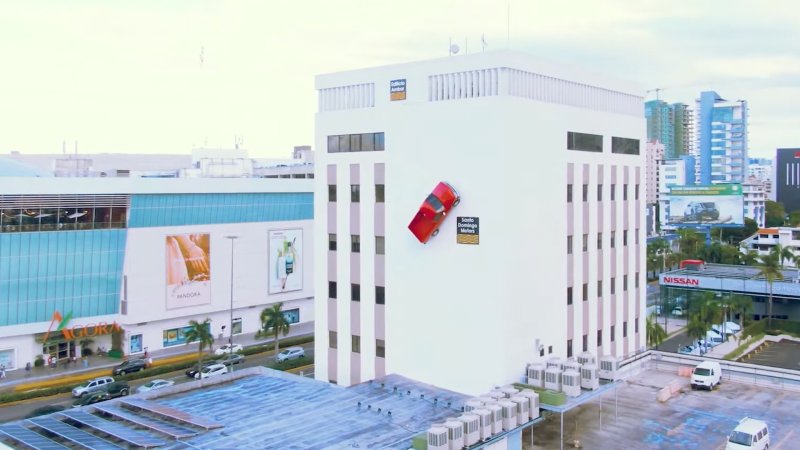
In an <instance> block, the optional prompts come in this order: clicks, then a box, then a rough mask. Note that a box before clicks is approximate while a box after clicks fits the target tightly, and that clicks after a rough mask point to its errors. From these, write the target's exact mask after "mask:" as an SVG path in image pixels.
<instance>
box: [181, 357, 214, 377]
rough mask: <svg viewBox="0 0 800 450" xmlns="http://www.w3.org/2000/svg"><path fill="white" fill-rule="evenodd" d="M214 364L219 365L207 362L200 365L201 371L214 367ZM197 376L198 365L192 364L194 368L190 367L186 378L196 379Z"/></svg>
mask: <svg viewBox="0 0 800 450" xmlns="http://www.w3.org/2000/svg"><path fill="white" fill-rule="evenodd" d="M213 364H217V362H216V361H206V362H204V363H203V364H202V365H200V370H203V369H204V368H206V367H208V366H210V365H213ZM195 375H197V364H192V367H189V368H188V369H187V370H186V376H187V377H189V378H194V377H195Z"/></svg>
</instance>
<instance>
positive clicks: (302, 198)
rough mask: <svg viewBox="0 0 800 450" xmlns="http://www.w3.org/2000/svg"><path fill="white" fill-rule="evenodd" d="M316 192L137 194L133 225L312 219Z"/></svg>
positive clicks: (133, 197)
mask: <svg viewBox="0 0 800 450" xmlns="http://www.w3.org/2000/svg"><path fill="white" fill-rule="evenodd" d="M313 217H314V194H312V193H309V192H301V193H252V194H159V195H133V196H131V208H130V213H129V221H128V227H129V228H141V227H165V226H178V225H203V224H215V223H243V222H273V221H282V220H309V219H312V218H313Z"/></svg>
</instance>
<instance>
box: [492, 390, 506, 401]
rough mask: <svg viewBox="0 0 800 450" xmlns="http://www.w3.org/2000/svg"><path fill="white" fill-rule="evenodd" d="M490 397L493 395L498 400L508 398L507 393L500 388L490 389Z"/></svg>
mask: <svg viewBox="0 0 800 450" xmlns="http://www.w3.org/2000/svg"><path fill="white" fill-rule="evenodd" d="M489 397H492V398H493V399H495V400H497V401H500V400H502V399H504V398H506V393H505V392H503V391H501V390H499V389H493V390H491V391H489Z"/></svg>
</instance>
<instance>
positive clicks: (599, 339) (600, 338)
mask: <svg viewBox="0 0 800 450" xmlns="http://www.w3.org/2000/svg"><path fill="white" fill-rule="evenodd" d="M597 346H598V347H602V346H603V330H597Z"/></svg>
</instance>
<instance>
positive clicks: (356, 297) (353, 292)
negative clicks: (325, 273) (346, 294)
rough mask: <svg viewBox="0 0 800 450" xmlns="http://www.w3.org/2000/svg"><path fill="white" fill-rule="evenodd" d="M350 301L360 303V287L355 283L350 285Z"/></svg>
mask: <svg viewBox="0 0 800 450" xmlns="http://www.w3.org/2000/svg"><path fill="white" fill-rule="evenodd" d="M350 300H352V301H354V302H360V301H361V285H360V284H356V283H350Z"/></svg>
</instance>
